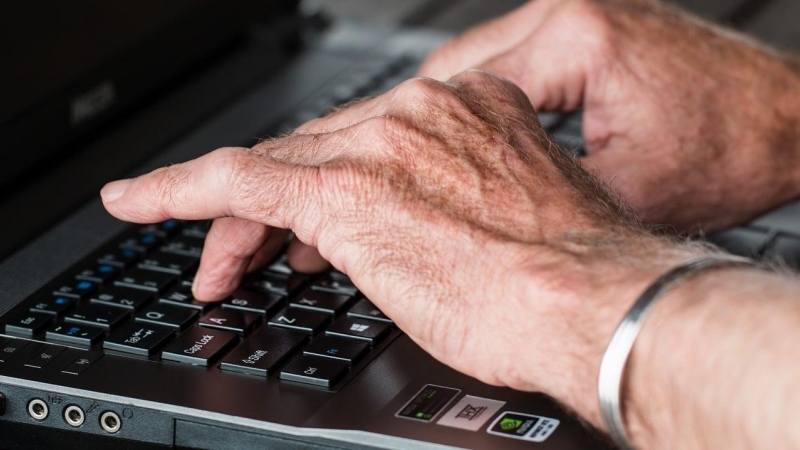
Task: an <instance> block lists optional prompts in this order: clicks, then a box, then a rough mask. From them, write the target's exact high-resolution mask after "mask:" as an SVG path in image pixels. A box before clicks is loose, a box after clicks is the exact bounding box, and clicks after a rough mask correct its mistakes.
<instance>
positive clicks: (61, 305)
mask: <svg viewBox="0 0 800 450" xmlns="http://www.w3.org/2000/svg"><path fill="white" fill-rule="evenodd" d="M75 302H76V300H75V299H74V298H69V297H64V296H61V295H59V296H53V297H42V298H40V299H37V300H36V301H35V302H32V303H31V311H33V312H39V313H45V314H52V315H54V316H59V315H61V314H63V313H64V311H66V310H68V309H69V308H70V307H72V305H74V304H75Z"/></svg>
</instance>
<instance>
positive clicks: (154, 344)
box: [103, 323, 175, 356]
mask: <svg viewBox="0 0 800 450" xmlns="http://www.w3.org/2000/svg"><path fill="white" fill-rule="evenodd" d="M174 335H175V330H174V329H172V328H161V327H158V326H152V325H149V324H141V323H126V324H125V325H123V326H121V327H119V329H118V330H117V331H115V332H113V333H111V334H110V335H109V336H108V338H106V340H105V342H104V343H103V348H104V349H106V350H116V351H119V352H125V353H133V354H135V355H141V356H150V355H152V354H153V353H155V350H156V349H158V348H159V347H161V346H162V345H164V344H166V343H167V341H169V340H170V339H171V338H172V336H174Z"/></svg>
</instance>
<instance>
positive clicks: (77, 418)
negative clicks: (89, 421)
mask: <svg viewBox="0 0 800 450" xmlns="http://www.w3.org/2000/svg"><path fill="white" fill-rule="evenodd" d="M85 419H86V416H84V415H83V410H82V409H81V408H80V406H76V405H69V406H67V407H66V408H64V421H65V422H67V423H68V424H69V425H71V426H73V427H79V426H81V425H83V421H84V420H85Z"/></svg>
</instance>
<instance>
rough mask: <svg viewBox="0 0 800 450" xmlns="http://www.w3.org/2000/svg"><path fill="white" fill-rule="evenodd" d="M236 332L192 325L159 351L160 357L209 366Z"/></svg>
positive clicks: (235, 335) (234, 340)
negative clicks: (192, 326)
mask: <svg viewBox="0 0 800 450" xmlns="http://www.w3.org/2000/svg"><path fill="white" fill-rule="evenodd" d="M237 336H238V335H237V334H236V333H230V332H227V331H222V330H213V329H209V328H199V327H194V328H190V329H189V330H187V331H186V332H185V333H184V334H183V335H182V336H181V337H180V338H179V339H178V340H177V341H175V342H173V343H172V345H170V346H169V347H167V348H166V349H165V350H164V351H163V352H161V358H162V359H166V360H170V361H177V362H182V363H186V364H194V365H196V366H209V365H211V362H212V361H213V360H214V359H216V358H217V357H219V356H220V355H221V354H222V353H223V352H224V351H225V350H227V349H228V348H229V347H230V346H231V345H232V344H233V343H234V342H236V338H237Z"/></svg>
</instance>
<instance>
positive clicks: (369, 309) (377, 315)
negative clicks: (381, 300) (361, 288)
mask: <svg viewBox="0 0 800 450" xmlns="http://www.w3.org/2000/svg"><path fill="white" fill-rule="evenodd" d="M347 315H348V316H349V317H354V318H359V319H369V320H380V321H381V322H386V323H394V322H392V319H390V318H389V317H387V316H386V314H384V313H383V311H381V310H380V309H378V307H377V306H375V305H373V304H372V302H371V301H369V300H367V299H366V298H362V299H361V300H359V301H358V303H356V304H355V306H353V307H352V308H350V310H349V311H347Z"/></svg>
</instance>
